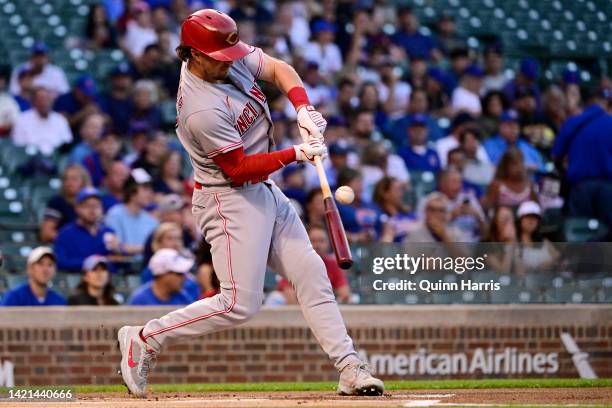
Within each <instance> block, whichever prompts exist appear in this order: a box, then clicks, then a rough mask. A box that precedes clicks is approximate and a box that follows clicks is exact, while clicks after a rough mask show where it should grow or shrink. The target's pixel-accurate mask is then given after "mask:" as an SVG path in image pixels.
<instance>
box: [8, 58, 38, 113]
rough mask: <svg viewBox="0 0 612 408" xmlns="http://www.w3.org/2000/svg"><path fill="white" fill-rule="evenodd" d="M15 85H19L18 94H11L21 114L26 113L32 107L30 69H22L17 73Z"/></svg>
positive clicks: (32, 82) (32, 86)
mask: <svg viewBox="0 0 612 408" xmlns="http://www.w3.org/2000/svg"><path fill="white" fill-rule="evenodd" d="M17 84H18V85H19V87H18V88H19V93H13V91H11V93H12V94H13V96H14V97H15V100H16V101H17V104H19V109H21V111H22V112H24V111H27V110H28V109H30V108H31V107H32V91H33V90H34V88H35V87H34V73H33V72H32V70H31V69H28V68H22V69H21V70H19V72H17Z"/></svg>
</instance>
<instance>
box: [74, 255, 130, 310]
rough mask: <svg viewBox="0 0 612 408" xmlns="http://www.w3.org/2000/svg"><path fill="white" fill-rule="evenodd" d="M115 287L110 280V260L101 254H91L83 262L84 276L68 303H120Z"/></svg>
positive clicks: (76, 304) (97, 304)
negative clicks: (116, 297) (116, 296)
mask: <svg viewBox="0 0 612 408" xmlns="http://www.w3.org/2000/svg"><path fill="white" fill-rule="evenodd" d="M118 304H119V302H117V299H115V288H114V287H113V284H112V283H111V281H110V271H109V270H108V260H107V259H106V258H105V257H103V256H99V255H91V256H89V257H88V258H86V259H85V261H84V262H83V276H82V278H81V283H79V285H78V286H77V287H76V290H75V293H74V294H72V295H71V296H70V297H69V298H68V305H70V306H78V305H95V306H114V305H118Z"/></svg>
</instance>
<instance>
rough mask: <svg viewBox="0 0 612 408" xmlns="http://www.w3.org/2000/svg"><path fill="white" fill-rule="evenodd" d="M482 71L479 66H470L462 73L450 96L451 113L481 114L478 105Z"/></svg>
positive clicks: (480, 107) (480, 108) (479, 105)
mask: <svg viewBox="0 0 612 408" xmlns="http://www.w3.org/2000/svg"><path fill="white" fill-rule="evenodd" d="M483 76H484V71H483V70H482V68H480V66H478V65H476V64H472V65H470V66H469V67H467V69H466V70H465V72H464V73H463V76H462V77H461V81H460V82H459V86H458V87H457V88H455V90H454V91H453V94H452V96H451V106H452V110H453V112H454V113H455V114H456V113H458V112H467V113H470V114H472V115H474V116H479V115H480V113H481V112H482V106H481V104H480V87H481V85H482V77H483Z"/></svg>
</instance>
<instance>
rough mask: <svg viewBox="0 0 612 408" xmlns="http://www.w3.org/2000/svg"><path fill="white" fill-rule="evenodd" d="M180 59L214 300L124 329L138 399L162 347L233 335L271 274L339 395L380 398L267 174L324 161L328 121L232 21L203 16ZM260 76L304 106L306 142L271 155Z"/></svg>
mask: <svg viewBox="0 0 612 408" xmlns="http://www.w3.org/2000/svg"><path fill="white" fill-rule="evenodd" d="M177 54H178V56H179V58H180V59H181V60H182V61H183V64H182V69H181V78H180V84H179V89H178V94H177V102H176V108H177V112H178V116H177V134H178V137H179V139H180V141H181V143H182V144H183V146H184V147H185V149H186V150H187V152H188V153H189V156H190V159H191V163H192V165H193V168H194V172H195V173H194V174H195V181H196V183H195V191H194V194H193V202H192V204H193V210H192V211H193V213H194V215H195V217H196V220H197V223H198V226H199V228H200V230H201V231H202V233H203V236H204V238H205V239H206V241H207V242H208V243H209V244H210V245H211V246H212V249H211V251H212V258H213V265H214V268H215V272H216V274H217V276H218V277H219V281H220V283H221V291H220V293H219V294H218V295H216V296H214V297H212V298H207V299H203V300H200V301H197V302H195V303H192V304H191V305H189V306H187V307H184V308H182V309H178V310H175V311H173V312H171V313H168V314H167V315H165V316H163V317H161V318H159V319H153V320H151V321H149V322H148V323H147V324H146V325H145V326H124V327H122V328H121V329H120V330H119V333H118V340H119V346H120V349H121V353H122V359H121V373H122V376H123V379H124V381H125V384H126V385H127V387H128V388H129V390H130V391H131V392H132V393H133V394H134V395H136V396H145V395H146V385H147V375H148V373H149V371H150V370H151V368H152V367H153V364H154V362H155V358H156V356H157V354H158V353H159V352H160V350H161V348H162V346H164V345H167V344H169V343H173V342H177V341H181V340H184V339H187V338H189V337H194V336H201V335H204V334H207V333H212V332H216V331H219V330H223V329H228V328H231V327H234V326H236V325H238V324H241V323H244V322H246V321H247V320H249V319H250V318H251V317H252V316H253V315H254V314H255V313H256V312H257V311H258V310H259V308H260V306H261V304H262V301H263V297H264V293H263V286H264V275H265V271H266V266H270V267H271V268H272V269H273V270H275V271H276V272H278V273H280V274H281V275H282V276H283V277H285V278H287V279H288V280H289V281H290V282H291V283H292V284H293V285H294V287H295V290H296V293H297V297H298V300H299V303H300V305H301V308H302V313H303V314H304V317H305V319H306V321H307V322H308V324H309V326H310V328H311V329H312V332H313V333H314V336H315V337H316V339H317V340H318V341H319V343H320V344H321V347H322V348H323V350H324V351H325V352H326V353H327V354H328V355H329V358H330V359H331V360H332V361H333V362H334V365H335V367H336V368H337V369H338V371H339V372H340V382H339V385H338V392H339V393H340V394H343V395H356V394H357V395H382V393H383V391H384V385H383V382H382V381H381V380H379V379H377V378H374V377H373V376H372V375H371V373H370V372H369V370H368V368H367V366H366V365H365V364H363V362H362V361H361V360H360V359H359V358H358V357H357V354H356V352H355V349H354V347H353V342H352V340H351V338H350V337H349V336H348V334H347V331H346V327H345V326H344V322H343V320H342V316H341V315H340V311H339V309H338V305H337V304H336V301H335V299H334V293H333V291H332V288H331V285H330V282H329V279H328V277H327V273H326V270H325V266H324V264H323V261H322V260H321V258H320V257H319V255H317V253H316V252H315V251H314V250H313V248H312V246H311V244H310V242H309V240H308V235H307V234H306V230H305V228H304V226H303V224H302V222H301V220H300V218H299V217H298V215H297V213H296V212H295V210H294V209H293V207H292V205H291V204H290V203H289V200H288V199H287V197H285V195H284V194H283V193H282V192H281V190H280V189H279V188H278V187H277V186H276V185H275V184H274V183H273V182H272V181H270V180H268V176H269V175H270V173H272V172H274V171H276V170H278V169H280V168H282V167H284V166H286V165H288V164H289V163H292V162H295V161H298V162H308V163H311V164H314V158H315V156H321V157H324V156H325V155H326V152H327V149H326V148H325V145H324V144H323V132H324V131H325V127H326V125H327V122H326V121H325V120H324V119H323V117H322V116H321V114H320V113H319V112H317V111H316V110H315V109H314V107H313V106H312V105H310V103H309V100H308V97H307V95H306V92H305V90H304V87H303V83H302V81H301V79H300V78H299V76H298V75H297V73H296V72H295V70H294V69H293V68H292V67H291V66H289V65H288V64H286V63H285V62H282V61H280V60H277V59H275V58H272V57H270V56H268V55H266V54H264V53H263V52H262V50H261V49H259V48H256V47H252V46H249V45H247V44H245V43H243V42H242V41H240V39H239V37H238V30H237V27H236V23H235V22H234V20H233V19H232V18H231V17H229V16H227V15H226V14H224V13H222V12H220V11H217V10H213V9H204V10H199V11H197V12H195V13H193V14H191V15H190V16H188V17H187V18H186V19H185V21H184V22H183V25H182V27H181V44H180V46H179V47H178V48H177ZM258 80H263V81H267V82H271V83H273V84H275V85H276V86H277V87H278V88H279V89H280V90H281V91H282V92H283V93H284V94H286V95H287V97H288V98H289V100H290V101H291V102H292V103H293V105H294V106H295V109H296V110H297V122H298V126H299V130H300V132H302V135H303V136H304V137H305V138H306V139H307V142H306V143H302V144H300V145H296V146H293V147H292V148H288V149H285V150H280V151H274V140H273V138H272V133H273V132H272V126H273V125H272V120H271V118H270V111H269V108H268V104H267V101H266V96H265V95H264V93H263V92H262V91H261V89H260V88H259V87H258V85H257V82H256V81H258Z"/></svg>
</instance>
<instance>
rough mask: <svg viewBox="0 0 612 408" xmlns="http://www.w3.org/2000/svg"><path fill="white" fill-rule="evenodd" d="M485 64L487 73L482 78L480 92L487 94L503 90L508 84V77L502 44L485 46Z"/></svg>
mask: <svg viewBox="0 0 612 408" xmlns="http://www.w3.org/2000/svg"><path fill="white" fill-rule="evenodd" d="M484 64H485V71H486V75H485V77H484V78H483V80H482V87H481V88H480V94H481V95H486V94H487V92H489V91H501V90H502V89H504V86H506V83H507V82H508V78H506V76H505V75H504V72H503V69H504V58H503V56H502V50H501V46H500V45H499V44H493V45H490V46H488V47H486V48H485V51H484Z"/></svg>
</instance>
